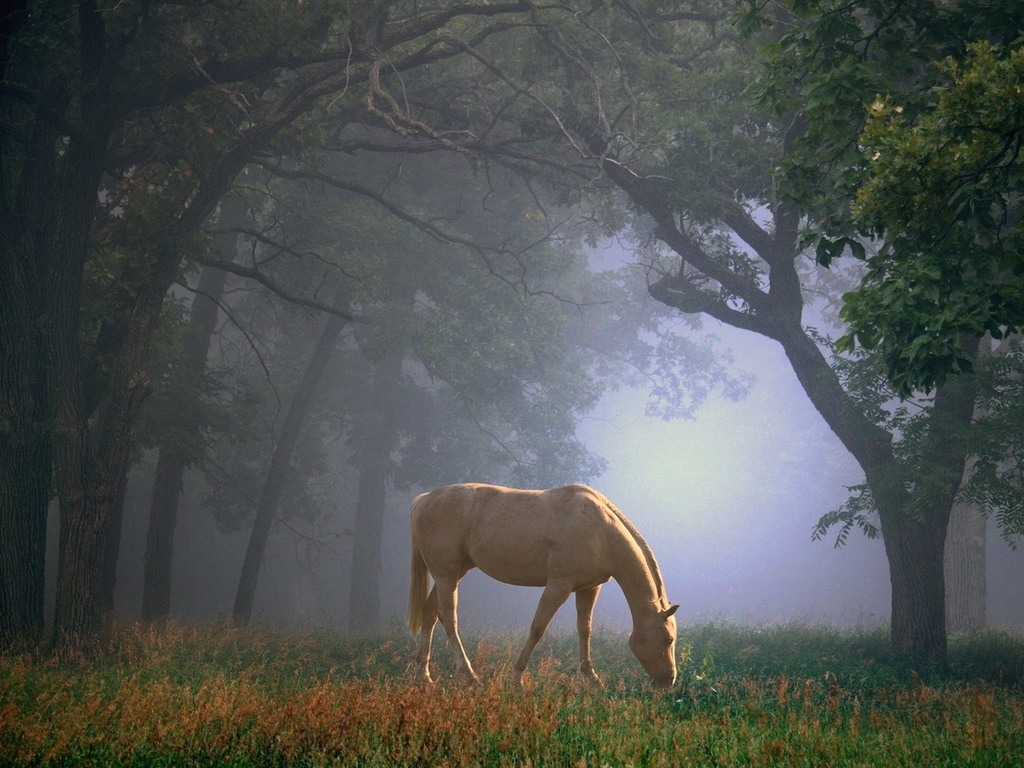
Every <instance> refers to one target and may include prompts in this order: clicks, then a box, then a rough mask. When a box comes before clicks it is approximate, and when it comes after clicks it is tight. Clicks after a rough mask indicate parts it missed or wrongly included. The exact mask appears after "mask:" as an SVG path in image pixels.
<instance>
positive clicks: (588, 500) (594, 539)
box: [411, 483, 614, 586]
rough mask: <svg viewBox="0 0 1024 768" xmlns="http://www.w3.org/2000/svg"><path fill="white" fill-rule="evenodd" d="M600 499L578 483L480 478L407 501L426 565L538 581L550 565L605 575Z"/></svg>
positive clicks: (589, 577) (604, 516) (605, 521)
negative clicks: (533, 486) (525, 485)
mask: <svg viewBox="0 0 1024 768" xmlns="http://www.w3.org/2000/svg"><path fill="white" fill-rule="evenodd" d="M605 505H607V500H605V499H604V497H603V496H601V494H599V493H598V492H597V491H594V490H593V489H591V488H589V487H587V486H584V485H572V486H565V487H562V488H554V489H551V490H546V491H536V490H520V489H515V488H504V487H502V486H494V485H484V484H480V483H462V484H458V485H449V486H445V487H444V488H439V489H437V490H436V491H431V492H430V493H427V494H424V495H422V496H419V497H417V499H416V501H415V502H414V503H413V506H412V513H411V514H412V529H413V542H414V545H415V546H416V547H418V549H419V550H420V552H421V553H422V554H423V557H424V558H425V559H426V561H427V563H428V565H429V566H430V568H431V570H432V571H434V570H435V568H443V569H446V570H449V569H453V568H460V569H464V568H466V567H473V566H476V567H478V568H480V570H482V571H484V573H486V574H488V575H489V576H491V577H492V578H495V579H498V580H499V581H504V582H507V583H511V584H520V585H524V586H541V585H543V584H545V583H546V581H547V579H548V577H549V575H550V573H551V570H552V569H553V568H555V569H559V568H565V569H567V570H572V571H579V572H581V573H582V572H585V574H586V575H585V576H583V577H582V578H583V580H584V581H588V582H589V581H593V580H597V581H604V580H606V579H607V574H605V573H604V571H603V569H602V567H600V566H599V565H598V564H599V563H601V562H602V561H606V560H607V556H606V554H607V553H606V552H605V549H604V548H605V544H606V532H607V530H606V529H607V528H608V526H610V525H614V523H613V522H612V521H611V519H610V517H609V514H608V512H607V509H606V507H605Z"/></svg>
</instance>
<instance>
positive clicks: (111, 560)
mask: <svg viewBox="0 0 1024 768" xmlns="http://www.w3.org/2000/svg"><path fill="white" fill-rule="evenodd" d="M120 486H121V487H120V489H119V491H118V495H117V498H116V499H114V506H113V507H112V508H111V510H110V524H109V525H108V526H107V530H106V532H105V534H104V536H103V572H102V574H101V575H100V613H101V614H102V615H103V616H113V615H114V590H115V589H116V588H117V563H118V561H119V560H120V559H121V531H122V530H123V529H124V501H125V495H126V493H127V491H128V482H127V476H126V477H125V482H123V483H121V484H120Z"/></svg>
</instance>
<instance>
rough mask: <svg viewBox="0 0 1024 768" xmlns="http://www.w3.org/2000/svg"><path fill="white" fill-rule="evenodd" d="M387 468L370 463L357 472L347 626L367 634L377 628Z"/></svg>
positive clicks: (379, 464)
mask: <svg viewBox="0 0 1024 768" xmlns="http://www.w3.org/2000/svg"><path fill="white" fill-rule="evenodd" d="M388 474H389V467H387V466H386V465H385V463H384V462H382V461H378V462H374V463H373V464H372V465H369V466H365V467H364V468H363V469H361V470H360V471H359V489H358V492H357V495H356V521H355V529H354V531H353V536H352V577H351V579H350V580H349V585H350V586H349V603H348V605H349V608H348V612H349V626H350V628H352V629H354V630H360V631H371V630H374V629H376V628H377V627H379V626H380V557H381V543H382V540H383V536H384V502H385V500H386V498H387V479H388Z"/></svg>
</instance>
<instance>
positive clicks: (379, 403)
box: [349, 353, 404, 631]
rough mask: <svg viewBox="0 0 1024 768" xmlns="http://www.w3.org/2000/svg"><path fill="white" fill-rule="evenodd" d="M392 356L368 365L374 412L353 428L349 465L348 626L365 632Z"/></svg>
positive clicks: (387, 438) (369, 620)
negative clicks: (355, 481)
mask: <svg viewBox="0 0 1024 768" xmlns="http://www.w3.org/2000/svg"><path fill="white" fill-rule="evenodd" d="M403 358H404V356H403V355H402V354H400V353H392V354H390V355H388V356H387V357H385V358H384V359H383V360H381V361H380V362H378V363H376V364H375V365H374V373H373V382H372V390H373V392H374V395H375V396H374V400H373V402H374V406H373V408H371V410H370V411H369V412H368V413H366V414H364V415H363V417H362V420H361V422H362V423H361V424H359V425H358V433H357V436H356V445H355V446H354V451H355V455H354V456H353V463H354V464H355V465H356V467H357V468H358V469H359V488H358V491H357V494H356V519H355V526H354V531H353V537H352V577H351V579H350V580H349V584H350V587H349V626H350V627H351V628H352V629H356V630H362V631H368V630H373V629H376V628H377V627H379V626H380V561H381V548H382V547H383V539H384V509H385V501H386V499H387V481H388V477H389V476H390V475H391V471H392V466H391V451H392V449H393V448H394V447H395V443H396V441H397V428H396V425H395V416H394V414H395V413H396V411H397V410H398V405H399V403H398V399H399V398H400V397H401V382H402V361H403Z"/></svg>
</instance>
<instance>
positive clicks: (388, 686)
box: [0, 623, 1024, 766]
mask: <svg viewBox="0 0 1024 768" xmlns="http://www.w3.org/2000/svg"><path fill="white" fill-rule="evenodd" d="M395 631H396V632H400V630H397V629H396V630H395ZM521 640H522V638H521V637H519V638H510V637H508V636H498V635H487V636H484V637H479V638H468V643H467V645H468V649H469V651H470V654H471V656H473V658H474V661H475V664H476V666H477V668H478V669H480V670H482V671H483V672H484V675H485V681H484V682H483V683H481V684H479V685H476V686H466V685H464V684H461V683H457V682H455V681H450V680H444V681H443V682H441V683H439V684H437V685H435V686H424V685H423V684H422V683H418V682H417V681H416V680H415V679H414V678H413V676H412V670H411V669H410V667H409V662H410V660H411V656H412V654H413V652H414V648H413V643H412V641H411V640H410V639H409V638H408V637H405V636H403V635H399V636H398V637H383V636H378V637H362V638H346V637H343V636H339V635H337V634H335V633H333V632H329V631H321V632H315V633H309V634H305V635H295V634H285V633H280V632H274V631H269V630H238V629H229V628H220V627H179V626H175V625H171V626H169V627H167V628H166V629H164V630H153V629H151V628H146V627H141V626H135V627H122V628H118V629H117V630H116V631H115V632H114V633H113V634H112V635H111V637H110V638H109V639H108V640H107V641H106V642H105V644H104V645H103V646H102V647H100V648H98V649H97V653H96V655H95V657H94V658H93V659H92V660H90V661H85V660H67V659H64V660H61V659H56V658H53V657H49V656H46V655H45V654H40V653H31V652H28V653H22V654H20V655H8V656H4V657H3V658H2V659H0V682H2V685H0V748H2V750H3V754H4V757H5V762H6V763H7V764H10V765H40V766H49V765H90V764H97V765H101V764H108V765H109V764H113V763H117V764H121V765H138V766H169V765H214V764H216V765H237V766H264V765H280V764H288V765H309V766H314V765H316V766H318V765H382V766H383V765H388V766H405V765H424V764H428V765H436V764H441V763H442V762H443V763H444V764H448V765H456V766H462V765H466V766H469V765H474V766H481V765H482V766H511V765H523V764H548V765H573V764H577V763H581V762H582V763H587V764H600V765H609V766H626V765H640V764H642V765H687V764H693V765H707V764H721V763H726V764H729V765H764V766H769V765H780V766H782V765H787V766H789V765H820V764H825V763H827V764H829V765H865V766H876V765H877V766H889V765H893V764H896V763H900V764H907V765H913V764H929V765H949V766H959V765H1001V764H1012V762H1013V761H1014V760H1015V759H1016V756H1017V755H1019V753H1020V750H1021V748H1022V747H1024V741H1022V737H1021V726H1022V724H1024V700H1022V697H1021V681H1022V679H1024V647H1022V643H1021V640H1020V638H1019V637H1016V636H1012V635H1006V634H1002V633H996V632H986V633H979V634H973V635H964V636H960V637H955V638H954V639H953V641H952V642H951V649H950V658H951V663H950V667H949V668H948V669H947V670H945V671H941V672H934V671H924V670H914V669H908V668H906V667H904V666H903V665H902V663H901V662H900V661H899V660H898V659H895V658H894V657H893V656H892V655H891V653H890V651H889V650H888V648H887V643H886V641H885V637H884V633H882V632H881V631H863V630H862V631H856V632H843V631H839V630H836V629H830V628H826V627H808V626H802V625H798V624H789V625H780V626H764V627H744V626H738V625H731V624H727V623H714V624H701V625H696V626H688V627H682V628H681V631H680V640H679V642H680V651H681V659H680V667H679V669H680V677H679V680H678V681H677V684H676V687H675V688H674V689H673V690H672V691H670V692H668V693H655V692H652V691H651V690H650V688H649V687H648V686H647V685H646V683H645V682H644V681H643V677H644V676H643V673H642V670H640V667H639V665H638V664H637V663H636V661H635V659H633V658H632V656H631V655H630V654H629V651H628V649H627V643H626V640H627V638H626V636H625V635H624V633H621V632H611V631H603V632H598V633H597V635H596V636H595V637H594V658H595V662H596V663H597V665H598V666H599V668H600V670H601V672H602V674H603V679H604V681H605V684H604V686H603V687H602V688H593V687H589V686H587V685H586V684H584V683H582V682H581V681H579V680H578V679H576V678H575V675H574V667H575V661H574V659H575V653H576V642H575V638H574V637H572V636H568V635H560V636H559V635H556V636H554V637H552V638H551V639H550V640H549V641H546V642H545V645H544V646H542V649H541V651H540V652H539V653H538V654H537V657H536V661H535V664H534V665H533V666H532V667H531V674H530V676H529V679H528V681H527V683H526V686H525V688H524V689H519V688H518V687H516V686H514V685H513V683H512V679H511V666H512V662H513V660H514V658H515V654H516V652H517V651H518V646H519V643H520V642H521Z"/></svg>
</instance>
